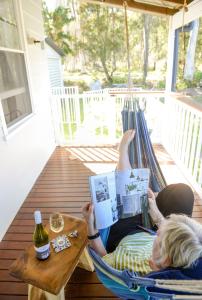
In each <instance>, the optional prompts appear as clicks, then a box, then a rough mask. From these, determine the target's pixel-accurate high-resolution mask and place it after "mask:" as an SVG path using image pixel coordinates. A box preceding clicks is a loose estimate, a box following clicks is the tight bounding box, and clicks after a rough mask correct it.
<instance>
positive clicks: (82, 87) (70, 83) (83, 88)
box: [64, 80, 90, 93]
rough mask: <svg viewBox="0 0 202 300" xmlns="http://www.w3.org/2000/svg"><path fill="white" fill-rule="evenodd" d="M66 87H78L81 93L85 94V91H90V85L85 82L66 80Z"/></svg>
mask: <svg viewBox="0 0 202 300" xmlns="http://www.w3.org/2000/svg"><path fill="white" fill-rule="evenodd" d="M64 86H78V87H79V92H80V93H83V92H84V91H89V90H90V88H89V86H88V84H87V83H86V82H85V81H84V80H75V81H73V80H66V81H65V82H64Z"/></svg>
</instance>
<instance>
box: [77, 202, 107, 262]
mask: <svg viewBox="0 0 202 300" xmlns="http://www.w3.org/2000/svg"><path fill="white" fill-rule="evenodd" d="M82 213H83V216H84V218H85V220H86V223H87V226H88V236H89V237H93V236H94V235H96V234H97V233H98V230H97V229H96V228H95V225H94V224H95V218H94V207H93V205H92V204H91V203H87V204H86V205H85V206H84V207H83V209H82ZM89 244H90V246H91V247H92V248H93V249H94V250H95V252H97V253H98V254H99V255H100V256H101V257H102V256H104V255H106V254H107V252H106V249H105V247H104V245H103V243H102V240H101V238H100V236H98V237H96V238H95V239H92V240H89Z"/></svg>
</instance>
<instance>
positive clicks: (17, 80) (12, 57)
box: [0, 51, 28, 98]
mask: <svg viewBox="0 0 202 300" xmlns="http://www.w3.org/2000/svg"><path fill="white" fill-rule="evenodd" d="M27 86H28V83H27V76H26V70H25V61H24V55H23V54H21V53H12V52H5V51H0V98H2V95H1V94H2V93H4V92H6V91H9V90H13V89H18V88H21V87H25V88H27Z"/></svg>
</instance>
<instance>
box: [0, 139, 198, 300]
mask: <svg viewBox="0 0 202 300" xmlns="http://www.w3.org/2000/svg"><path fill="white" fill-rule="evenodd" d="M154 149H155V153H156V155H157V159H158V161H159V163H160V165H161V168H162V171H163V173H164V175H165V177H166V180H167V183H168V184H170V183H176V182H184V183H187V182H186V180H185V178H184V177H183V175H182V174H181V173H180V171H179V169H178V168H177V166H176V165H175V163H174V162H173V161H172V159H171V158H170V156H169V155H168V154H167V153H166V151H165V150H164V148H163V147H162V146H161V145H155V146H154ZM117 159H118V152H117V150H116V149H115V148H114V147H113V146H111V147H110V146H107V147H68V148H65V147H64V148H60V147H57V148H56V150H55V151H54V153H53V154H52V156H51V157H50V159H49V161H48V162H47V164H46V166H45V167H44V169H43V171H42V173H41V174H40V176H39V177H38V179H37V181H36V183H35V184H34V186H33V188H32V190H31V191H30V193H29V195H28V196H27V198H26V199H25V201H24V203H23V205H22V207H21V208H20V209H19V211H18V213H17V215H16V217H15V219H14V220H13V222H12V224H11V226H10V227H9V229H8V231H7V233H6V234H5V236H4V238H3V240H2V242H0V300H11V299H12V300H25V299H27V284H25V283H23V282H20V281H19V280H17V279H15V278H13V277H11V276H10V275H9V273H8V268H9V266H10V265H11V263H12V262H13V260H14V259H16V258H17V257H18V256H19V255H20V254H21V253H22V251H23V249H25V248H26V247H27V246H28V245H29V244H30V243H32V234H33V231H34V218H33V212H34V210H36V209H40V210H41V212H42V216H43V220H44V223H46V222H47V221H48V218H49V214H50V213H52V212H54V211H60V212H63V213H68V214H72V215H74V216H77V217H81V207H82V206H83V204H84V203H86V202H88V201H90V191H89V185H88V176H90V175H93V174H95V173H102V172H109V171H112V170H114V168H115V165H116V162H117ZM193 217H194V218H195V219H197V220H198V221H200V222H201V223H202V203H201V202H200V200H199V198H198V195H197V194H195V206H194V214H193ZM65 290H66V299H74V300H80V299H84V298H85V299H91V300H101V299H116V297H114V296H113V295H112V294H111V293H110V292H109V291H108V290H106V289H105V287H104V286H103V285H102V284H101V283H100V282H99V281H98V279H97V277H96V274H95V273H89V272H87V271H85V270H81V269H79V268H77V269H76V270H75V272H74V274H73V275H72V277H71V279H70V281H69V283H68V285H67V286H66V289H65Z"/></svg>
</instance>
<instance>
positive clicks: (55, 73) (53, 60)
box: [46, 44, 63, 87]
mask: <svg viewBox="0 0 202 300" xmlns="http://www.w3.org/2000/svg"><path fill="white" fill-rule="evenodd" d="M46 53H47V57H48V70H49V79H50V84H51V87H62V86H63V71H62V63H61V56H60V55H59V54H58V53H57V52H55V51H54V50H53V49H52V48H51V47H50V46H49V45H48V44H46Z"/></svg>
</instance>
